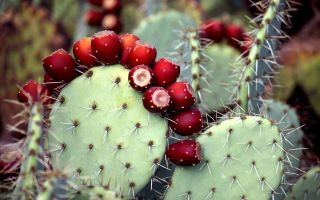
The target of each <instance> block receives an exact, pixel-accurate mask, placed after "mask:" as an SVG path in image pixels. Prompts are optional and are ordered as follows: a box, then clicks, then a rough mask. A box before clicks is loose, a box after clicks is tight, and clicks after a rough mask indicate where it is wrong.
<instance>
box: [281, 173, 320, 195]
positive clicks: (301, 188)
mask: <svg viewBox="0 0 320 200" xmlns="http://www.w3.org/2000/svg"><path fill="white" fill-rule="evenodd" d="M319 198H320V167H314V168H312V169H310V170H309V171H308V172H307V173H305V174H304V175H303V176H301V178H300V179H299V180H298V181H297V183H296V184H295V185H294V186H293V187H292V190H291V191H290V192H289V193H288V196H287V197H286V198H285V200H293V199H305V200H316V199H319Z"/></svg>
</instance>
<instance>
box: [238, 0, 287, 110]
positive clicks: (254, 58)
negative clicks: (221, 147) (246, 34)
mask: <svg viewBox="0 0 320 200" xmlns="http://www.w3.org/2000/svg"><path fill="white" fill-rule="evenodd" d="M280 2H281V0H272V1H270V3H269V7H268V8H267V9H266V11H265V13H264V15H262V20H261V22H260V23H259V25H258V29H257V30H256V31H257V32H256V35H255V36H254V40H253V44H252V47H251V49H250V51H249V55H248V57H247V59H246V60H245V68H244V69H243V70H242V71H241V78H240V83H239V85H238V88H237V89H236V90H238V94H237V98H238V100H239V101H240V106H241V107H242V109H243V110H244V111H245V112H248V113H250V112H257V111H258V108H259V105H260V104H261V101H260V100H261V98H262V95H263V93H264V85H265V84H266V82H267V81H270V74H271V73H272V72H273V70H274V69H273V67H274V66H272V65H274V64H275V63H276V61H275V60H274V59H275V58H274V55H273V51H274V50H273V48H274V46H273V44H274V43H273V42H272V39H273V38H272V36H274V35H272V34H275V33H273V32H274V30H273V29H277V28H274V27H275V26H277V25H275V24H274V23H276V22H278V21H280V20H283V16H281V15H283V13H282V12H281V11H283V10H281V8H283V7H284V5H283V4H282V3H280ZM277 31H279V30H277ZM276 34H277V33H276ZM266 51H268V52H267V53H266ZM270 55H271V58H269V57H267V56H270Z"/></svg>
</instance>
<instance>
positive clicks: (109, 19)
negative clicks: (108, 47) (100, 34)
mask: <svg viewBox="0 0 320 200" xmlns="http://www.w3.org/2000/svg"><path fill="white" fill-rule="evenodd" d="M102 28H103V29H106V30H110V31H114V32H116V33H120V32H121V30H122V23H121V20H120V18H119V17H118V16H116V15H114V14H108V15H105V16H104V17H103V19H102Z"/></svg>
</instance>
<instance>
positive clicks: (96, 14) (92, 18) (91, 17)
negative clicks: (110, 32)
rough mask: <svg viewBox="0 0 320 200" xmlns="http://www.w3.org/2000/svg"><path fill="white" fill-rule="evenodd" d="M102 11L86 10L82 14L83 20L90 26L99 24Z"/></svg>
mask: <svg viewBox="0 0 320 200" xmlns="http://www.w3.org/2000/svg"><path fill="white" fill-rule="evenodd" d="M103 17H104V13H103V12H101V11H96V10H88V11H87V12H86V14H85V15H84V20H85V22H86V23H87V24H88V25H90V26H101V23H102V19H103Z"/></svg>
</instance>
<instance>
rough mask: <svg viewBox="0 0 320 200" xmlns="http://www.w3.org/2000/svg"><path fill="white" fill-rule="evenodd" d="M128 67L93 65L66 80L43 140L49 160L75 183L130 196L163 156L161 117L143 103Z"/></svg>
mask: <svg viewBox="0 0 320 200" xmlns="http://www.w3.org/2000/svg"><path fill="white" fill-rule="evenodd" d="M128 72H129V70H127V69H125V68H124V67H123V66H121V65H113V66H105V67H95V68H92V69H90V70H89V71H87V72H86V73H85V74H83V75H82V76H80V77H78V78H76V79H75V80H73V81H72V82H71V83H70V84H68V86H66V87H65V88H64V89H63V90H62V91H61V93H60V96H59V98H58V99H59V100H58V101H57V103H56V104H55V105H54V108H53V111H52V113H51V115H50V118H51V122H52V124H51V128H50V130H49V145H50V151H51V152H52V162H53V166H54V167H55V168H63V169H66V170H68V171H72V173H74V177H75V182H76V183H78V184H85V185H103V186H107V187H108V188H110V189H111V190H116V191H121V194H122V195H124V196H134V195H135V193H136V192H138V191H139V190H140V189H141V188H142V187H143V186H144V185H146V184H147V182H148V181H149V180H150V177H151V176H152V175H153V173H154V171H155V169H156V167H157V166H158V163H159V162H160V161H161V159H162V157H163V154H164V151H165V146H166V133H167V121H166V120H164V119H163V118H162V117H161V116H160V115H158V114H152V113H150V112H148V111H147V110H146V109H145V108H144V107H143V104H142V100H141V98H142V97H141V96H142V95H141V94H140V93H138V92H136V91H134V90H133V89H132V88H131V86H130V85H129V83H128ZM120 186H121V187H120Z"/></svg>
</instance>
